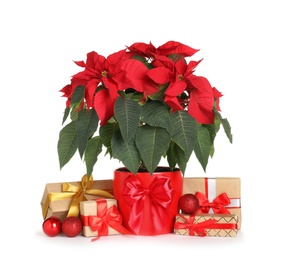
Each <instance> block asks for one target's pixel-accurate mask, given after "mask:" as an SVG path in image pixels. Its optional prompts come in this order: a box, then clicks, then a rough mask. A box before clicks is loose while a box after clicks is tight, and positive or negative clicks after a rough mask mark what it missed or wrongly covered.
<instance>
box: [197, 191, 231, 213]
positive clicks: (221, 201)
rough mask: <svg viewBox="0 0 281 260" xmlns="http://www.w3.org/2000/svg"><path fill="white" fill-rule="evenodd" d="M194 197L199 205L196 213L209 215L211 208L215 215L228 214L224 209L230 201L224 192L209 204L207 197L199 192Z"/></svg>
mask: <svg viewBox="0 0 281 260" xmlns="http://www.w3.org/2000/svg"><path fill="white" fill-rule="evenodd" d="M195 196H196V197H197V198H198V200H199V205H200V208H199V209H198V211H197V212H196V213H209V211H210V209H211V208H212V209H213V211H214V213H215V214H230V212H229V211H228V210H227V209H226V208H225V206H227V205H229V204H230V199H229V197H228V196H227V194H226V193H225V192H224V193H222V194H220V195H218V196H217V197H216V198H215V199H214V200H213V202H209V200H208V198H207V196H206V195H205V194H203V193H201V192H199V191H198V192H196V193H195Z"/></svg>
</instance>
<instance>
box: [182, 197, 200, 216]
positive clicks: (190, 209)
mask: <svg viewBox="0 0 281 260" xmlns="http://www.w3.org/2000/svg"><path fill="white" fill-rule="evenodd" d="M199 206H200V205H199V200H198V198H197V197H196V196H195V195H194V194H191V193H186V194H184V195H182V196H181V197H180V199H179V208H180V210H181V211H182V213H184V214H193V213H195V212H196V211H197V210H198V208H199Z"/></svg>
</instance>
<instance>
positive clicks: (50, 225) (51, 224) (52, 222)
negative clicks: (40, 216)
mask: <svg viewBox="0 0 281 260" xmlns="http://www.w3.org/2000/svg"><path fill="white" fill-rule="evenodd" d="M61 226H62V222H61V220H60V219H59V218H57V217H54V216H52V217H49V218H46V219H45V220H44V222H43V225H42V229H43V232H44V233H45V234H46V235H47V236H49V237H54V236H57V235H59V234H60V233H61Z"/></svg>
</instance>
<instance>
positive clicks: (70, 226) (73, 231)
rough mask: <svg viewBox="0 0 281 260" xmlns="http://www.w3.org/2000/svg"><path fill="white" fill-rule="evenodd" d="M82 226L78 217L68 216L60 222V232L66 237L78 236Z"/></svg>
mask: <svg viewBox="0 0 281 260" xmlns="http://www.w3.org/2000/svg"><path fill="white" fill-rule="evenodd" d="M82 228H83V224H82V221H81V219H80V218H79V217H74V216H70V217H67V218H66V219H65V220H64V221H63V222H62V232H63V233H64V234H65V235H66V236H68V237H75V236H78V235H79V234H80V233H81V231H82Z"/></svg>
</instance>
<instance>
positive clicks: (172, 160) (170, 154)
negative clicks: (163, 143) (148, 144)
mask: <svg viewBox="0 0 281 260" xmlns="http://www.w3.org/2000/svg"><path fill="white" fill-rule="evenodd" d="M175 146H176V143H175V142H173V141H171V142H170V146H169V149H168V151H167V161H168V164H169V167H170V168H171V170H173V169H175V167H176V165H177V159H176V153H175Z"/></svg>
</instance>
